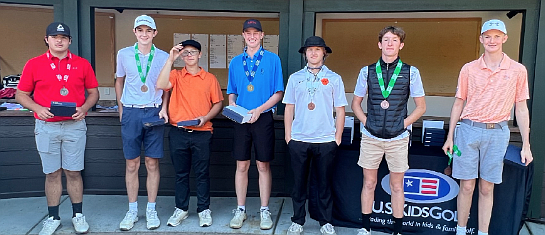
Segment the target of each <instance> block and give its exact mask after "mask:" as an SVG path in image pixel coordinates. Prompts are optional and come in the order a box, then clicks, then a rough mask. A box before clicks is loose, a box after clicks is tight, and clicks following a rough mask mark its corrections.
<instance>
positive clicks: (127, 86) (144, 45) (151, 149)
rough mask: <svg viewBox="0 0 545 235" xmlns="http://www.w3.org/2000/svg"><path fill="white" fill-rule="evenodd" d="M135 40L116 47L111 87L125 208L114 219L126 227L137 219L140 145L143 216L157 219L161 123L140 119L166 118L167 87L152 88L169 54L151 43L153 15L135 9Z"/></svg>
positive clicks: (152, 225) (152, 223)
mask: <svg viewBox="0 0 545 235" xmlns="http://www.w3.org/2000/svg"><path fill="white" fill-rule="evenodd" d="M133 32H134V35H135V36H136V39H137V41H138V42H137V43H135V44H134V46H130V47H126V48H123V49H121V50H119V52H118V53H117V72H116V75H117V79H116V82H115V92H116V96H117V103H118V106H119V119H120V120H121V137H122V139H123V154H124V155H125V159H126V164H127V165H126V171H125V183H126V186H127V196H128V197H129V211H128V212H127V214H126V215H125V218H124V219H123V221H121V223H120V224H119V228H120V229H121V230H123V231H127V230H130V229H131V228H132V227H133V226H134V223H136V222H137V221H138V202H137V198H138V186H139V182H138V169H139V168H140V151H141V148H142V144H143V145H144V150H145V156H146V160H145V162H146V169H147V172H148V177H147V182H146V186H147V190H148V205H147V209H146V220H147V228H148V229H156V228H158V227H159V226H160V225H161V221H160V220H159V218H158V217H157V211H155V199H156V198H157V190H158V189H159V179H160V175H159V159H161V158H162V157H163V138H164V137H163V132H164V125H158V126H152V127H145V128H144V125H143V121H142V120H143V119H146V118H153V117H158V118H162V119H164V122H165V123H166V122H167V121H168V116H167V102H168V98H169V96H168V93H167V92H163V90H161V89H157V88H156V87H155V84H156V83H157V77H158V76H159V73H160V72H161V68H163V65H164V64H165V62H166V60H167V59H168V56H169V54H168V53H166V52H164V51H162V50H160V49H159V48H156V47H155V46H154V45H153V38H154V37H155V36H156V35H157V28H156V26H155V21H154V20H153V18H151V17H149V16H147V15H141V16H139V17H137V18H136V19H135V21H134V29H133Z"/></svg>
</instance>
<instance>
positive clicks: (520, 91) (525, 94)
mask: <svg viewBox="0 0 545 235" xmlns="http://www.w3.org/2000/svg"><path fill="white" fill-rule="evenodd" d="M527 99H530V92H529V91H528V71H527V70H526V68H523V69H521V71H520V73H519V75H518V76H517V93H516V94H515V102H519V101H523V100H527Z"/></svg>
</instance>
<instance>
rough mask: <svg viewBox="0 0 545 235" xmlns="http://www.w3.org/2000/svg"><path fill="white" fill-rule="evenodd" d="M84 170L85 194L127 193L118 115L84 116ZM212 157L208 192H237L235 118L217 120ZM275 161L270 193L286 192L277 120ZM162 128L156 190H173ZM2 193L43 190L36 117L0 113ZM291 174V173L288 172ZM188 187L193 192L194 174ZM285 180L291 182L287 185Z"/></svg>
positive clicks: (253, 179)
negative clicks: (163, 145)
mask: <svg viewBox="0 0 545 235" xmlns="http://www.w3.org/2000/svg"><path fill="white" fill-rule="evenodd" d="M86 121H87V128H88V130H87V146H86V151H85V170H84V171H83V172H82V175H83V180H84V190H85V193H87V194H120V195H123V194H126V188H125V178H124V177H125V160H124V157H123V150H122V142H121V125H120V124H119V121H118V117H87V118H86ZM213 122H214V134H213V137H212V153H211V157H210V162H211V166H210V176H211V195H212V196H235V183H234V176H235V169H236V165H235V160H234V159H233V158H232V155H231V151H232V148H233V141H234V140H233V128H232V125H233V123H232V122H231V121H230V120H227V119H215V120H214V121H213ZM275 129H276V130H275V132H276V146H275V160H274V161H273V162H271V168H272V174H273V186H272V193H271V196H289V193H290V192H291V184H289V183H287V182H288V181H289V180H286V179H287V178H288V175H289V174H290V173H291V169H290V168H289V167H286V162H285V161H286V158H287V156H286V154H285V152H286V144H285V142H284V125H283V121H281V120H279V121H276V123H275ZM169 130H170V127H167V128H166V129H165V156H164V158H163V159H161V161H160V169H161V183H160V187H159V194H160V195H174V180H175V179H174V170H173V166H172V163H171V159H170V154H169V151H168V131H169ZM0 133H3V134H2V136H1V137H0V198H10V197H26V196H41V195H44V179H45V176H44V174H43V173H42V167H41V161H40V157H39V155H38V152H37V151H36V144H35V140H34V118H33V117H30V116H26V117H1V118H0ZM139 176H140V194H141V195H146V191H145V183H146V168H145V165H144V161H143V159H142V165H141V167H140V171H139ZM290 177H291V176H290ZM191 178H192V179H191V181H190V182H191V187H192V190H193V192H195V190H194V189H195V184H194V181H193V179H194V177H193V174H192V176H191ZM288 184H289V185H288ZM248 196H259V188H258V172H257V168H256V167H255V163H253V164H252V166H251V167H250V171H249V186H248Z"/></svg>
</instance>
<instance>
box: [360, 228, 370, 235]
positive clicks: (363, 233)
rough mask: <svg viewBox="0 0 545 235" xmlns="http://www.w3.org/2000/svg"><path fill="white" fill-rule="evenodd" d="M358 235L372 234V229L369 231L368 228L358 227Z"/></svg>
mask: <svg viewBox="0 0 545 235" xmlns="http://www.w3.org/2000/svg"><path fill="white" fill-rule="evenodd" d="M358 235H371V230H369V231H367V229H364V228H360V229H358Z"/></svg>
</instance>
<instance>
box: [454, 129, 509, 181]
mask: <svg viewBox="0 0 545 235" xmlns="http://www.w3.org/2000/svg"><path fill="white" fill-rule="evenodd" d="M510 134H511V133H510V130H509V126H508V125H505V126H503V127H502V129H484V128H479V127H475V126H470V125H468V124H465V123H462V124H460V126H458V127H456V137H455V138H454V144H455V145H456V146H458V149H459V150H460V152H462V155H461V156H459V157H458V156H457V155H454V159H453V161H452V177H454V178H456V179H465V180H468V179H476V178H479V177H480V178H482V179H484V180H486V181H488V182H491V183H495V184H499V183H501V182H502V173H503V158H504V156H505V151H507V146H508V145H509V138H510Z"/></svg>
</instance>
